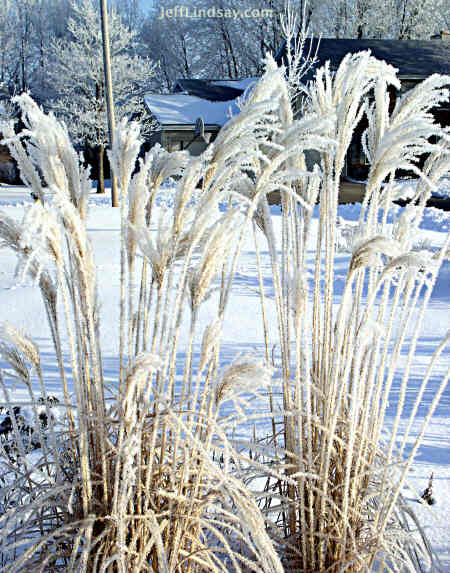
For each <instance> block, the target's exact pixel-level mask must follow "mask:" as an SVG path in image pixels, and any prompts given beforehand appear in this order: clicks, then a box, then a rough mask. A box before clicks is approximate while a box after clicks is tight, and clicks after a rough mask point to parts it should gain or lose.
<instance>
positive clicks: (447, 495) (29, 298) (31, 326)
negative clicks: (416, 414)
mask: <svg viewBox="0 0 450 573" xmlns="http://www.w3.org/2000/svg"><path fill="white" fill-rule="evenodd" d="M31 202H32V199H31V197H30V196H29V193H28V191H27V190H26V189H24V188H22V187H8V186H0V209H1V210H3V211H4V212H6V213H7V214H8V215H9V216H11V217H14V218H17V219H19V220H20V219H21V218H22V216H23V213H24V209H26V208H27V206H29V205H30V204H31ZM359 209H360V208H359V205H343V206H340V207H339V215H340V216H341V217H343V219H345V220H347V221H352V220H353V221H354V220H356V219H357V218H358V215H359ZM399 209H400V207H399ZM273 216H274V218H275V222H277V219H279V212H278V211H277V208H276V207H275V208H273ZM119 218H120V213H119V209H112V208H111V207H110V199H109V197H107V196H96V195H95V194H93V195H92V198H91V199H90V213H89V219H88V229H89V235H90V237H91V239H92V242H93V246H94V251H95V258H96V262H97V272H98V280H99V293H100V299H101V307H102V308H101V312H102V315H101V328H102V339H103V355H104V357H105V367H104V369H105V373H106V375H107V377H108V378H109V379H111V380H114V379H115V378H116V374H117V370H118V359H117V354H118V339H119V336H118V332H117V324H118V317H119V305H118V299H119V298H118V288H119V259H120V255H119V242H120V237H119V225H120V221H119ZM316 222H317V218H316ZM449 229H450V213H445V212H443V211H438V210H437V209H427V210H426V215H425V218H424V221H423V224H422V228H421V231H420V236H419V237H418V238H417V240H418V242H422V243H423V244H426V245H427V246H429V247H433V246H434V247H436V246H438V245H440V244H442V241H443V238H444V234H445V233H446V232H448V231H449ZM266 256H267V255H266ZM310 256H311V257H312V256H314V253H313V252H312V251H311V253H310ZM348 262H349V254H348V253H346V252H342V253H339V255H338V257H337V260H336V265H337V267H336V272H337V283H336V290H337V293H339V287H338V285H339V283H341V284H342V285H343V282H344V279H345V274H346V271H347V267H348ZM263 265H264V269H265V271H266V277H265V280H264V282H265V284H266V285H267V292H268V294H270V289H271V283H270V265H269V261H268V258H266V259H264V253H263ZM14 269H15V257H14V255H13V254H12V253H11V252H9V251H8V250H6V249H3V250H1V251H0V309H1V313H0V321H5V320H7V321H10V322H12V323H14V324H16V325H18V326H22V327H24V328H25V329H26V330H27V331H28V332H29V333H30V334H31V335H32V336H33V337H34V338H35V340H36V341H37V342H38V343H39V345H40V348H41V352H42V359H43V363H44V364H45V368H46V370H45V377H46V382H47V385H48V391H49V393H51V394H55V395H58V394H60V393H61V388H60V387H59V382H58V375H57V367H56V360H55V357H54V356H53V354H52V345H51V342H50V333H49V331H48V328H47V325H46V317H45V313H44V310H43V308H42V305H41V302H40V295H39V293H38V289H37V288H36V287H35V286H34V285H32V284H31V283H29V282H26V283H25V284H21V285H17V281H16V279H15V277H14ZM255 271H256V258H255V250H254V246H253V239H252V236H251V234H249V236H248V238H247V239H246V242H245V244H244V248H243V252H242V257H241V262H240V267H239V273H238V275H237V278H236V284H235V287H234V294H233V296H232V299H231V304H230V306H229V310H228V312H229V315H228V320H227V321H226V326H225V329H224V331H223V345H222V348H223V354H222V355H223V359H224V360H225V361H228V360H230V359H232V358H233V357H234V356H236V355H237V354H239V353H243V352H247V351H251V352H259V353H261V354H262V352H263V344H262V341H263V332H262V327H261V316H260V312H261V311H260V307H259V299H258V296H257V293H256V292H255V291H256V289H257V286H258V283H257V277H256V274H255ZM206 309H207V305H206ZM206 313H207V310H206V312H205V315H204V316H203V317H202V318H203V320H204V321H205V323H206V321H207V315H206ZM449 317H450V262H449V261H447V262H446V263H445V264H444V266H443V268H442V272H441V275H440V278H439V280H438V283H437V285H436V288H435V291H434V294H433V297H432V299H431V303H430V305H429V308H428V310H427V313H426V316H425V320H424V328H423V331H422V333H421V337H420V340H419V342H418V345H417V353H416V360H415V362H414V365H413V368H412V372H411V385H412V391H413V388H414V386H415V385H417V384H419V383H420V380H421V377H422V376H423V374H424V371H425V368H426V365H427V361H428V360H429V358H430V356H431V355H432V353H433V351H434V349H435V347H436V346H437V344H438V341H440V340H441V338H442V337H443V335H445V333H446V332H447V330H448V328H449ZM268 319H269V321H271V320H272V322H273V321H274V320H275V309H271V310H270V309H269V317H268ZM449 365H450V353H449V352H448V351H447V352H446V353H444V354H443V355H442V356H441V359H440V362H439V365H438V368H437V369H436V370H435V373H434V378H433V383H432V384H431V386H429V388H428V390H427V392H426V394H425V396H424V400H423V404H422V405H421V410H423V412H425V411H426V410H427V406H429V404H430V403H431V401H432V399H433V396H434V391H435V389H436V386H437V384H438V383H439V381H440V379H441V378H442V376H443V375H445V372H446V371H447V369H448V368H449ZM395 390H396V389H395V387H394V388H393V395H392V401H393V402H394V401H395ZM16 392H18V390H16ZM410 401H411V405H412V402H413V397H411V399H410ZM422 406H423V408H422ZM419 421H420V420H419ZM388 425H389V421H388ZM431 472H433V473H434V488H433V489H434V496H435V498H436V502H437V503H436V505H434V506H432V507H431V508H429V507H428V506H424V505H420V504H419V503H417V497H418V495H417V494H418V492H422V491H423V490H424V489H425V487H426V485H427V481H428V478H429V476H430V474H431ZM409 481H410V484H411V488H412V489H411V491H407V492H405V497H406V499H407V500H408V501H409V503H411V505H412V507H413V509H414V510H415V511H416V513H418V514H419V515H420V517H421V522H422V524H423V526H424V528H425V530H426V532H427V534H428V536H429V538H430V540H431V542H432V545H433V547H434V549H435V550H436V552H437V553H438V555H439V557H440V559H441V562H442V567H443V571H449V572H450V505H449V500H450V388H447V390H446V391H445V393H444V395H443V397H442V400H441V402H440V405H439V407H438V408H437V410H436V412H435V415H434V417H433V420H432V422H431V424H430V425H429V427H428V430H427V433H426V436H425V439H424V442H423V445H422V447H421V448H420V451H419V455H418V457H417V458H416V461H415V463H414V466H413V469H412V472H411V475H410V480H409Z"/></svg>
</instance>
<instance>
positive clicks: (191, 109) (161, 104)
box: [144, 94, 239, 126]
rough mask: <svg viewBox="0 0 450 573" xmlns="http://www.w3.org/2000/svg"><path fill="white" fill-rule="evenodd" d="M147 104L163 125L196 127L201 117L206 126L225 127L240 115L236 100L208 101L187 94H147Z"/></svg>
mask: <svg viewBox="0 0 450 573" xmlns="http://www.w3.org/2000/svg"><path fill="white" fill-rule="evenodd" d="M144 99H145V104H146V105H147V107H148V109H149V110H150V111H151V113H152V114H153V115H154V116H155V118H156V119H157V121H158V123H160V124H161V125H192V126H194V125H195V122H196V120H197V118H199V117H201V118H202V119H203V122H204V124H205V125H217V126H222V125H224V124H225V123H226V122H227V121H228V120H229V119H230V117H231V116H232V115H237V114H238V113H239V108H238V106H237V103H236V100H231V101H208V100H205V99H202V98H199V97H196V96H191V95H185V94H166V95H158V94H147V95H146V96H145V98H144Z"/></svg>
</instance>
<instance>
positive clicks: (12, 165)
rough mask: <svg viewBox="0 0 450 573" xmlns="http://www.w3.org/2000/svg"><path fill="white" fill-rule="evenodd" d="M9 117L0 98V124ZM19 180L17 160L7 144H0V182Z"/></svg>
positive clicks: (0, 134)
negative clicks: (12, 155)
mask: <svg viewBox="0 0 450 573" xmlns="http://www.w3.org/2000/svg"><path fill="white" fill-rule="evenodd" d="M0 88H1V86H0ZM0 91H1V89H0ZM7 118H8V115H7V112H6V106H5V105H4V103H3V102H2V101H1V100H0V124H1V122H2V121H5V120H6V119H7ZM1 140H2V133H1V131H0V141H1ZM18 181H19V172H18V169H17V166H16V162H15V161H14V159H13V158H12V157H11V154H10V152H9V149H8V147H7V146H6V145H0V183H17V182H18Z"/></svg>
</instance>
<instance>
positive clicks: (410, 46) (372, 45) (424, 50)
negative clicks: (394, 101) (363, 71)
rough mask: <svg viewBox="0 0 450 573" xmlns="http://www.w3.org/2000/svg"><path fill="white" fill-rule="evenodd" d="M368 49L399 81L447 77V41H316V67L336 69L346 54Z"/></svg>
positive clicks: (283, 50) (283, 52)
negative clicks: (389, 67) (393, 70)
mask: <svg viewBox="0 0 450 573" xmlns="http://www.w3.org/2000/svg"><path fill="white" fill-rule="evenodd" d="M318 41H319V40H318V39H317V38H314V39H307V40H306V46H305V48H306V49H305V53H308V50H309V47H310V43H311V42H312V53H315V49H316V46H317V42H318ZM364 50H370V51H371V52H372V55H373V56H374V57H375V58H377V59H379V60H384V61H385V62H387V63H388V64H391V65H392V66H394V67H395V68H397V69H398V75H399V77H400V78H411V79H413V78H419V79H420V78H426V77H428V76H430V75H431V74H450V41H448V40H355V39H346V38H339V39H338V38H322V39H320V44H319V51H318V53H317V58H318V66H319V67H320V66H322V65H323V64H324V63H325V62H326V61H328V60H329V61H330V65H331V68H332V69H337V67H338V66H339V64H340V63H341V61H342V60H343V58H344V57H345V56H346V55H347V54H355V53H357V52H361V51H364ZM285 55H286V41H285V42H283V44H282V45H281V47H280V49H279V50H278V52H277V53H276V55H275V60H276V61H277V63H278V65H280V64H281V62H283V61H284V58H285Z"/></svg>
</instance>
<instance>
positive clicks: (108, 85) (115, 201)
mask: <svg viewBox="0 0 450 573" xmlns="http://www.w3.org/2000/svg"><path fill="white" fill-rule="evenodd" d="M100 14H101V19H102V38H103V70H104V73H105V95H106V111H107V113H108V130H109V148H110V149H111V147H112V144H113V138H114V127H115V122H114V101H113V93H112V80H111V56H110V51H109V29H108V12H107V10H106V0H100ZM111 205H112V206H113V207H118V206H119V197H118V192H117V181H116V178H115V176H114V173H113V172H112V170H111Z"/></svg>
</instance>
